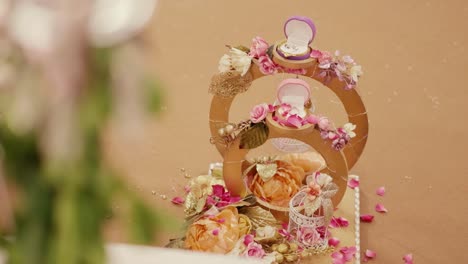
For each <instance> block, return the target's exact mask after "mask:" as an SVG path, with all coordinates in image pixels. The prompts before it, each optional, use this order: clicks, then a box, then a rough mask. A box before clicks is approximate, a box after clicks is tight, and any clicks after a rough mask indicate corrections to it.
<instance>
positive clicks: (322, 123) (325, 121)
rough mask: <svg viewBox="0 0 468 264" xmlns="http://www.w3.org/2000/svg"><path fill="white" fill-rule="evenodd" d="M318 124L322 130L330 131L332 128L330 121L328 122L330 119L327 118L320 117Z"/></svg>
mask: <svg viewBox="0 0 468 264" xmlns="http://www.w3.org/2000/svg"><path fill="white" fill-rule="evenodd" d="M317 124H318V127H319V128H320V129H322V130H328V128H329V127H330V121H329V120H328V117H325V116H322V117H320V118H319V120H318V123H317Z"/></svg>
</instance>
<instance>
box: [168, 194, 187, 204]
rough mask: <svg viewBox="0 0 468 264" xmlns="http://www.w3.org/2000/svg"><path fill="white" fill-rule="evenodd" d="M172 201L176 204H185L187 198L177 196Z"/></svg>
mask: <svg viewBox="0 0 468 264" xmlns="http://www.w3.org/2000/svg"><path fill="white" fill-rule="evenodd" d="M171 202H172V203H173V204H176V205H181V204H183V203H184V202H185V200H184V198H182V197H179V196H176V197H174V198H172V200H171Z"/></svg>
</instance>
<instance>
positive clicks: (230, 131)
mask: <svg viewBox="0 0 468 264" xmlns="http://www.w3.org/2000/svg"><path fill="white" fill-rule="evenodd" d="M225 130H226V133H228V134H231V133H232V132H233V131H234V126H233V125H227V126H226V127H225Z"/></svg>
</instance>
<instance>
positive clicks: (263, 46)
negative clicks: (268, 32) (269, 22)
mask: <svg viewBox="0 0 468 264" xmlns="http://www.w3.org/2000/svg"><path fill="white" fill-rule="evenodd" d="M267 50H268V43H267V42H266V41H265V40H264V39H263V38H261V37H255V38H253V39H252V45H251V46H250V52H249V55H250V56H252V57H254V58H260V57H261V56H265V55H266V53H267Z"/></svg>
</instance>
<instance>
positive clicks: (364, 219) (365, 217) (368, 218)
mask: <svg viewBox="0 0 468 264" xmlns="http://www.w3.org/2000/svg"><path fill="white" fill-rule="evenodd" d="M360 219H361V222H364V223H372V221H374V216H373V215H370V214H367V215H361V217H360Z"/></svg>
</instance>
